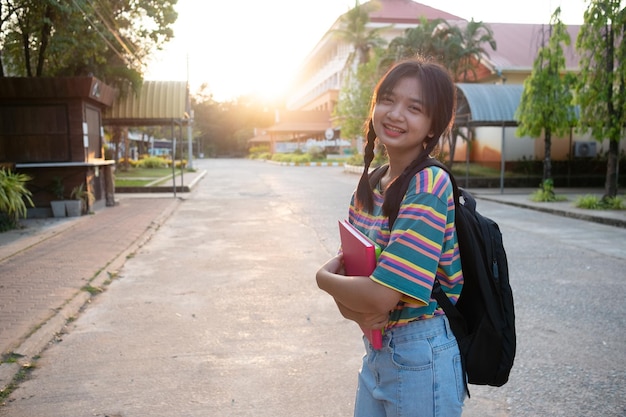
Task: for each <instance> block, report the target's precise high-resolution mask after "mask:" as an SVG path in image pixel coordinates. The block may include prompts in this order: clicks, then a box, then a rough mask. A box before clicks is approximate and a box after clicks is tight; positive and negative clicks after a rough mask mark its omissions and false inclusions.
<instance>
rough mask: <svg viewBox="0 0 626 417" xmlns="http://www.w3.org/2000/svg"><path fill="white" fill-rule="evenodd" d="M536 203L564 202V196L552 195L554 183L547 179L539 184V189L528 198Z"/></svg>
mask: <svg viewBox="0 0 626 417" xmlns="http://www.w3.org/2000/svg"><path fill="white" fill-rule="evenodd" d="M530 199H531V200H532V201H536V202H544V203H545V202H553V201H566V200H567V198H566V197H564V196H558V195H556V194H555V193H554V181H553V180H552V179H547V180H545V181H544V182H542V183H541V184H540V188H539V189H538V190H537V191H535V192H534V193H533V194H532V195H531V198H530Z"/></svg>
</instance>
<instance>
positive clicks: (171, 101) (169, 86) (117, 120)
mask: <svg viewBox="0 0 626 417" xmlns="http://www.w3.org/2000/svg"><path fill="white" fill-rule="evenodd" d="M186 108H187V82H186V81H144V82H143V84H142V86H141V90H140V91H139V93H138V94H133V93H130V94H128V95H127V96H125V97H122V98H118V99H116V100H115V102H114V103H113V106H112V107H110V108H109V109H107V111H106V112H105V113H104V115H103V117H102V118H103V124H104V125H118V126H157V125H167V124H171V123H178V124H182V123H183V122H184V121H187V120H188V119H189V117H188V116H187V115H186V113H185V112H186Z"/></svg>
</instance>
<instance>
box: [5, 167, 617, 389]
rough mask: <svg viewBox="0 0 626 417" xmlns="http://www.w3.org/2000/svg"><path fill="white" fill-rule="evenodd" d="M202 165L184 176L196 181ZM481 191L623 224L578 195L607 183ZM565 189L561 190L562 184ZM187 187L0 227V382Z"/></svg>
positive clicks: (74, 310) (109, 274)
mask: <svg viewBox="0 0 626 417" xmlns="http://www.w3.org/2000/svg"><path fill="white" fill-rule="evenodd" d="M203 175H204V173H203V172H198V173H195V174H190V175H189V176H187V174H186V177H185V180H186V182H187V183H188V184H190V185H191V186H193V185H194V184H195V183H197V181H199V180H201V179H202V176H203ZM472 191H473V193H474V194H475V195H476V197H477V198H479V199H489V200H494V201H498V202H502V203H506V204H511V205H516V206H521V207H527V208H531V209H534V210H542V211H547V212H551V213H554V214H560V215H564V216H570V217H578V218H581V219H584V220H588V221H595V222H599V223H604V224H610V225H614V226H616V227H626V210H623V211H589V210H580V209H576V208H575V207H574V206H573V201H575V198H576V196H580V195H586V194H595V195H600V194H601V193H602V190H579V189H575V190H571V189H570V190H567V193H566V194H567V196H568V198H569V201H567V202H562V203H533V202H531V201H529V199H528V195H529V194H530V193H531V191H532V190H530V189H515V190H505V193H503V194H501V193H500V190H492V189H477V190H472ZM557 192H558V193H559V194H564V192H559V191H558V190H557ZM181 198H184V193H178V194H177V196H176V197H174V195H173V193H162V194H145V195H144V194H117V195H116V199H117V200H118V204H117V206H116V207H112V208H105V209H101V210H99V211H98V212H97V213H96V214H95V215H89V216H82V217H78V218H67V219H29V220H25V221H23V223H24V225H25V228H24V229H21V230H15V231H11V232H6V233H1V234H0V317H1V321H0V354H2V355H3V357H2V364H0V390H1V389H3V388H4V387H6V386H7V385H8V384H9V383H11V381H12V379H13V377H14V375H15V374H16V372H17V371H18V369H19V366H21V365H24V364H26V363H28V362H30V361H31V360H32V359H33V358H34V357H36V356H37V355H38V354H39V353H41V351H42V350H43V349H44V348H45V346H46V345H47V344H48V343H50V341H52V340H54V338H55V337H56V336H57V335H58V334H59V332H60V331H61V330H62V328H63V326H64V325H65V323H66V322H67V320H70V319H72V318H73V317H74V316H76V315H77V314H78V313H79V312H80V310H81V308H83V307H84V306H85V304H87V303H89V300H90V296H91V293H90V292H93V291H98V288H99V287H101V286H104V285H105V284H106V283H107V281H108V280H110V279H111V278H114V277H115V275H116V274H117V271H118V270H119V269H120V268H121V267H122V265H123V264H124V261H125V260H126V259H127V258H128V257H130V256H132V255H133V253H134V252H135V251H137V249H138V248H140V247H141V246H142V245H143V244H144V243H146V242H147V241H148V240H149V239H150V238H151V236H152V235H153V234H154V233H155V232H156V231H157V230H158V229H159V227H160V225H161V224H162V223H163V222H164V221H165V220H166V219H167V218H168V217H169V216H170V215H171V214H172V213H173V212H174V211H175V210H176V209H177V207H178V204H179V202H180V201H181Z"/></svg>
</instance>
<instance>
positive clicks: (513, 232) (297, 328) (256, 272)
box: [0, 160, 626, 417]
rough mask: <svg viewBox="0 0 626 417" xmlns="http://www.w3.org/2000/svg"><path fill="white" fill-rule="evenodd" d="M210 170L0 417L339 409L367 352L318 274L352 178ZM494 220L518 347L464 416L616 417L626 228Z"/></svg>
mask: <svg viewBox="0 0 626 417" xmlns="http://www.w3.org/2000/svg"><path fill="white" fill-rule="evenodd" d="M195 163H197V165H198V167H199V168H203V169H207V171H208V172H207V175H206V176H205V178H204V179H203V180H202V181H201V183H200V184H199V185H198V187H197V188H196V189H195V190H194V191H193V192H192V193H191V194H190V195H185V196H184V197H183V198H185V199H186V201H184V202H183V203H182V204H181V205H180V207H179V209H178V210H177V211H176V212H175V213H174V214H173V215H172V217H170V218H169V220H168V221H167V222H166V223H165V224H164V225H163V226H162V227H161V228H160V229H159V231H158V233H157V234H156V235H155V236H154V237H153V238H152V240H151V241H150V242H148V243H147V244H146V245H144V246H143V247H142V249H141V250H140V252H139V253H137V254H136V255H135V256H134V257H133V258H131V259H129V260H128V261H127V262H126V264H125V266H124V268H123V269H122V272H121V274H120V276H118V277H117V278H116V279H115V280H114V281H113V282H112V284H111V285H110V286H109V287H108V288H107V290H106V291H105V292H104V293H102V294H101V295H99V296H98V297H96V298H95V299H94V301H93V302H92V304H91V305H90V306H88V307H87V308H86V309H85V310H84V311H83V312H82V313H81V314H80V315H79V316H78V317H76V319H75V320H74V321H72V322H71V323H69V324H68V326H67V331H66V332H65V334H63V335H61V336H60V338H59V341H58V342H57V343H56V344H54V345H52V346H51V347H49V348H48V349H47V350H46V351H45V352H44V353H43V354H42V356H41V358H40V359H39V360H38V361H37V367H36V369H35V370H34V371H33V372H32V373H31V374H30V376H29V378H28V379H27V380H26V381H24V382H22V383H21V384H20V386H19V388H18V389H17V390H16V391H15V392H14V393H13V395H12V396H11V398H10V401H9V402H8V404H7V405H6V406H4V407H0V416H12V417H27V416H28V417H36V416H42V417H43V416H45V417H56V416H59V417H60V416H63V417H65V416H72V417H83V416H84V417H87V416H110V417H114V416H124V417H134V416H164V417H165V416H168V417H169V416H219V417H222V416H225V417H228V416H255V417H265V416H267V417H270V416H271V417H287V416H289V417H292V416H333V417H342V416H351V415H352V406H353V397H354V390H355V383H356V374H357V372H358V368H359V365H360V358H361V355H362V351H363V348H362V346H361V341H360V332H359V330H358V328H357V327H356V325H355V324H353V323H350V322H348V321H345V320H342V319H341V317H340V316H339V314H338V313H337V312H336V309H335V306H334V304H333V303H332V301H331V299H330V297H329V296H327V295H326V294H325V293H323V292H322V291H320V290H319V289H318V288H317V286H316V285H315V281H314V273H315V271H316V270H317V268H318V267H319V265H320V264H321V263H322V262H324V261H325V260H326V259H327V258H328V257H329V256H331V254H333V253H334V252H335V250H336V247H337V244H338V236H337V224H336V222H337V219H339V218H343V217H345V215H346V213H347V201H348V198H349V196H350V193H351V191H352V190H353V188H354V187H355V185H356V181H357V180H358V177H357V176H355V175H351V174H345V173H344V172H343V170H342V169H341V168H332V167H281V166H276V165H271V164H266V163H262V162H257V161H247V160H204V161H203V160H198V161H195ZM478 204H479V210H480V211H481V212H482V213H483V214H485V215H488V216H490V217H492V218H493V219H495V220H496V221H497V222H498V223H499V224H500V226H501V228H502V230H503V234H504V239H505V245H506V247H507V253H508V256H509V268H510V273H511V280H512V285H513V286H514V291H515V292H514V294H515V301H516V307H517V317H518V319H517V324H518V338H519V340H518V343H519V349H518V356H517V359H516V364H515V368H514V370H513V373H512V375H511V380H510V382H509V383H508V384H507V385H505V386H504V387H501V388H490V387H475V386H470V389H471V393H472V398H471V399H469V400H467V402H466V412H465V413H464V415H465V416H470V417H477V416H481V417H484V416H493V417H496V416H524V417H531V416H532V417H537V416H624V415H626V355H625V353H626V336H625V335H624V332H623V328H624V317H625V314H624V313H625V307H624V302H623V300H624V294H625V293H626V292H625V289H626V288H625V286H626V283H625V278H626V277H625V273H624V270H625V268H626V243H625V242H626V229H621V228H615V227H610V226H603V225H598V224H594V223H588V222H584V221H580V220H575V219H568V218H564V217H558V216H554V215H550V214H545V213H539V212H536V211H531V210H524V209H520V208H514V207H510V206H505V205H501V204H497V203H493V202H487V201H479V202H478Z"/></svg>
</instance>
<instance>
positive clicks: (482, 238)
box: [370, 158, 516, 395]
mask: <svg viewBox="0 0 626 417" xmlns="http://www.w3.org/2000/svg"><path fill="white" fill-rule="evenodd" d="M432 165H435V166H438V167H440V168H442V169H444V170H445V171H446V172H447V173H448V175H449V176H450V179H451V180H452V185H453V188H454V202H455V208H456V210H455V215H456V216H455V223H456V232H457V238H458V242H459V251H460V255H461V265H462V267H463V276H464V280H465V282H464V284H463V289H462V291H461V295H460V296H459V299H458V302H457V303H456V305H453V304H452V303H451V302H450V300H449V299H448V297H447V296H446V294H445V293H444V292H443V291H442V289H441V285H440V284H439V281H437V280H435V284H434V286H433V298H434V299H435V300H437V302H438V303H439V305H440V306H441V308H442V309H443V311H444V312H445V313H446V316H447V317H448V320H449V322H450V327H451V328H452V332H453V333H454V335H455V337H456V339H457V342H458V344H459V349H460V351H461V362H462V364H463V369H464V371H465V373H466V375H467V382H469V383H470V384H476V385H491V386H495V387H500V386H502V385H504V384H505V383H506V382H507V381H508V379H509V373H510V371H511V368H512V367H513V359H514V357H515V345H516V337H515V312H514V308H513V292H512V290H511V286H510V284H509V269H508V263H507V258H506V252H505V250H504V246H503V243H502V233H501V232H500V228H499V227H498V225H497V224H496V223H495V222H494V221H493V220H491V219H489V218H487V217H484V216H482V215H481V214H480V213H478V212H477V211H476V200H475V199H474V197H473V196H472V195H471V194H470V193H469V192H468V191H466V190H464V189H462V188H458V187H457V185H456V181H455V179H454V176H453V175H452V173H451V172H450V170H449V169H448V167H447V166H445V165H444V164H442V163H441V162H439V161H437V160H436V159H434V158H426V160H425V161H423V162H421V163H419V164H418V165H416V166H415V168H414V169H413V172H412V173H410V174H409V175H407V176H406V177H405V183H404V184H402V188H401V190H400V192H401V193H402V195H404V194H406V191H407V189H408V186H409V182H410V180H411V178H413V177H414V176H415V174H417V172H419V171H421V170H422V169H424V168H426V167H428V166H432ZM381 168H383V167H381ZM381 168H379V169H377V171H381V172H382V173H380V172H379V173H378V174H375V172H376V171H375V172H373V173H372V174H371V175H370V178H371V180H372V182H373V183H377V182H378V180H379V179H380V176H382V174H383V173H384V171H385V170H384V169H381ZM397 216H398V213H397V212H396V213H392V214H391V215H390V216H389V230H391V228H392V227H393V223H394V221H395V220H396V217H397ZM466 390H467V393H468V395H469V389H468V388H467V384H466Z"/></svg>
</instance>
